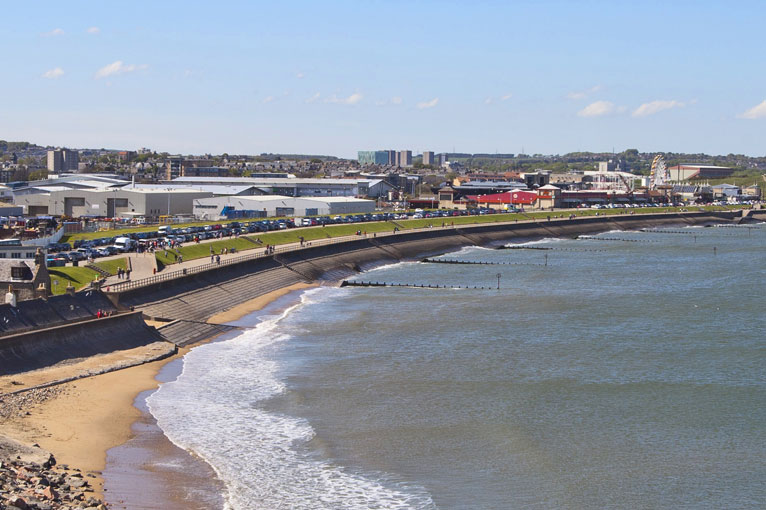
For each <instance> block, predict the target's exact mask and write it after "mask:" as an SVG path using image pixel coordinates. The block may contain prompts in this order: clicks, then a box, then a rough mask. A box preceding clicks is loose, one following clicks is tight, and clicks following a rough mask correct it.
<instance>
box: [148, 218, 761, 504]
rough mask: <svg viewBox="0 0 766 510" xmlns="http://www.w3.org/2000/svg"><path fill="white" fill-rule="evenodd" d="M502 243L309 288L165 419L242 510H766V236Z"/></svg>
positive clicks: (162, 409)
mask: <svg viewBox="0 0 766 510" xmlns="http://www.w3.org/2000/svg"><path fill="white" fill-rule="evenodd" d="M497 248H498V247H496V248H482V247H469V248H464V249H462V250H460V251H457V252H453V253H449V254H444V255H440V256H437V257H435V258H436V259H437V260H442V261H452V262H460V263H450V264H447V263H436V262H403V263H398V264H393V265H387V266H383V267H378V268H375V269H372V270H370V271H367V272H364V273H362V274H359V275H356V276H354V277H353V278H351V279H352V280H355V281H364V282H377V283H386V284H391V285H390V286H369V287H358V286H346V287H337V286H329V285H328V286H322V287H318V288H314V289H310V290H307V291H303V292H301V293H299V294H292V295H290V296H288V297H287V298H286V299H282V300H280V301H279V302H277V303H275V304H273V305H272V306H270V307H269V308H267V309H266V310H264V311H262V312H259V313H257V314H254V315H251V316H248V317H245V318H244V319H243V320H241V321H238V322H236V323H234V324H236V325H239V326H242V328H243V329H242V330H241V331H238V332H237V333H236V334H229V335H228V336H226V337H224V338H223V339H220V340H218V341H214V342H212V343H209V344H206V345H202V346H199V347H196V348H194V349H193V350H191V351H190V352H189V353H188V354H187V355H186V356H185V357H184V359H183V367H182V369H181V370H180V374H178V375H177V377H175V378H174V379H173V380H170V381H167V382H165V383H163V384H162V385H161V387H160V388H159V389H158V390H157V391H155V392H154V393H153V394H151V395H150V396H149V397H148V399H147V404H148V408H149V410H150V411H151V414H152V415H153V416H154V417H155V418H156V421H157V423H158V425H159V427H160V428H161V430H162V431H163V432H164V434H165V435H166V436H167V437H168V438H169V439H170V440H171V441H172V442H173V443H175V444H176V445H177V446H179V447H180V448H183V449H184V450H187V451H189V452H192V453H193V454H194V455H195V456H196V457H198V458H201V459H204V460H205V461H206V462H207V463H208V464H209V465H210V466H211V467H212V469H213V470H214V471H215V473H216V475H217V477H218V478H219V479H220V481H221V482H223V486H224V489H223V495H222V496H223V498H224V500H225V507H226V508H228V509H237V510H239V509H269V510H275V509H421V510H426V509H429V510H430V509H444V510H458V509H460V510H462V509H486V510H492V509H498V510H499V509H504V510H505V509H659V508H673V509H722V508H726V509H755V508H764V507H766V483H765V482H766V335H765V334H764V333H765V332H766V314H765V311H766V225H764V224H755V225H750V226H729V225H727V226H723V225H722V226H711V227H686V228H684V227H677V228H657V229H652V230H647V231H640V232H625V231H613V232H606V233H603V234H599V235H594V236H584V237H581V238H578V239H571V238H570V239H543V240H538V241H530V242H526V243H518V242H517V243H516V244H512V245H507V246H501V247H499V248H501V249H497ZM503 248H504V249H503ZM467 262H474V263H473V264H470V263H467ZM400 285H401V286H400ZM421 285H422V286H423V287H419V286H421ZM429 286H430V287H429ZM437 286H438V288H437Z"/></svg>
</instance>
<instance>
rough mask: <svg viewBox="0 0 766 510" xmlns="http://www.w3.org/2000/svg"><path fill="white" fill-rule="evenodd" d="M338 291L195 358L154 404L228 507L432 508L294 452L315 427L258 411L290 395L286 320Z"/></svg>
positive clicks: (405, 491)
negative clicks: (218, 483)
mask: <svg viewBox="0 0 766 510" xmlns="http://www.w3.org/2000/svg"><path fill="white" fill-rule="evenodd" d="M337 291H342V289H328V288H319V289H313V290H311V291H308V292H305V293H303V295H302V298H301V302H300V303H299V304H297V305H295V306H293V307H291V308H288V309H287V310H285V311H284V312H283V313H282V314H280V315H278V316H273V317H269V318H267V319H266V320H264V321H263V322H261V323H259V324H258V325H257V326H256V327H254V328H252V329H250V330H247V331H245V332H243V333H242V334H241V335H239V336H237V337H234V338H232V339H230V340H227V341H223V342H214V343H210V344H206V345H202V346H200V347H197V348H195V349H193V350H192V351H190V352H189V353H188V354H187V355H186V356H185V357H184V366H183V371H182V373H181V375H180V376H179V377H178V379H177V380H175V381H173V382H169V383H166V384H163V385H161V387H160V389H159V390H158V391H156V392H155V393H153V394H152V395H151V396H150V397H149V398H148V399H147V404H148V406H149V410H150V411H151V413H152V415H154V417H155V418H156V419H157V423H158V424H159V426H160V427H161V428H162V430H163V431H164V432H165V434H166V435H167V436H168V438H170V440H171V441H172V442H173V443H175V444H176V445H178V446H179V447H181V448H184V449H186V450H189V451H192V452H194V453H196V454H197V455H199V456H200V457H202V458H203V459H205V460H206V461H207V462H208V463H209V464H210V465H211V466H212V467H213V469H214V470H215V471H216V473H217V474H218V476H219V477H220V479H221V480H222V481H223V482H224V483H225V484H226V488H227V492H228V494H227V495H226V500H227V508H230V509H254V508H258V509H276V508H291V509H370V508H380V509H383V508H386V509H389V508H390V509H403V508H417V509H430V508H435V506H434V504H433V501H432V500H431V497H430V496H429V495H428V493H427V492H426V491H425V490H424V489H422V488H419V487H413V486H409V485H407V486H405V485H401V484H396V483H393V482H388V481H386V479H387V478H388V477H387V476H386V475H372V474H366V475H361V474H356V473H351V472H349V471H348V470H347V469H345V468H343V467H342V466H338V465H335V464H333V463H331V462H329V461H327V460H316V459H314V458H307V457H306V456H305V455H304V454H301V453H299V452H298V451H297V449H296V448H295V447H296V446H297V445H301V444H305V443H306V442H307V441H309V440H310V439H311V438H312V437H313V436H314V430H313V429H312V427H311V425H310V424H309V423H308V422H306V421H305V420H302V419H298V418H294V417H290V416H283V415H277V414H274V413H269V412H266V411H264V410H262V409H259V406H258V403H259V402H261V401H263V400H265V399H268V398H270V397H273V396H275V395H277V394H279V393H280V392H283V391H284V389H285V386H284V384H283V383H282V382H281V381H279V380H278V379H277V376H276V374H277V370H278V368H279V367H278V366H277V364H276V362H275V361H274V360H273V356H272V355H273V352H274V350H275V349H276V348H278V347H279V345H280V344H281V343H283V342H285V341H286V340H288V339H289V334H287V333H285V331H289V329H290V325H289V324H284V323H283V322H284V319H285V318H286V317H287V316H288V314H289V313H290V312H291V311H294V310H296V309H298V308H299V307H303V306H307V305H308V304H310V303H313V302H320V301H324V300H326V299H329V298H331V297H332V295H333V294H334V293H335V292H337ZM328 296H329V297H328Z"/></svg>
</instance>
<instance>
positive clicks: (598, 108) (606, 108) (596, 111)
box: [577, 101, 617, 117]
mask: <svg viewBox="0 0 766 510" xmlns="http://www.w3.org/2000/svg"><path fill="white" fill-rule="evenodd" d="M616 110H617V109H616V108H615V106H614V103H611V102H609V101H596V102H595V103H591V104H589V105H588V106H586V107H585V108H583V109H582V110H580V111H579V112H577V115H579V116H580V117H602V116H604V115H609V114H612V113H614V112H615V111H616Z"/></svg>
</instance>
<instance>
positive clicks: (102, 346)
mask: <svg viewBox="0 0 766 510" xmlns="http://www.w3.org/2000/svg"><path fill="white" fill-rule="evenodd" d="M161 340H163V339H162V337H161V336H160V335H159V333H157V330H156V329H155V328H153V327H150V326H147V325H146V323H145V322H144V320H143V318H142V314H141V312H128V313H121V314H118V315H113V316H110V317H104V318H101V319H91V320H85V321H80V322H75V323H70V324H65V325H62V326H54V327H50V328H43V329H37V330H34V331H28V332H24V333H18V334H15V335H8V336H4V337H2V338H0V375H8V374H15V373H19V372H25V371H28V370H35V369H38V368H42V367H46V366H50V365H53V364H55V363H59V362H61V361H64V360H69V359H74V358H84V357H88V356H93V355H95V354H103V353H108V352H113V351H119V350H124V349H132V348H134V347H140V346H143V345H148V344H151V343H153V342H157V341H161Z"/></svg>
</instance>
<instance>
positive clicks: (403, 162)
mask: <svg viewBox="0 0 766 510" xmlns="http://www.w3.org/2000/svg"><path fill="white" fill-rule="evenodd" d="M398 166H400V167H403V168H407V167H411V166H412V151H399V165H398Z"/></svg>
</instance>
